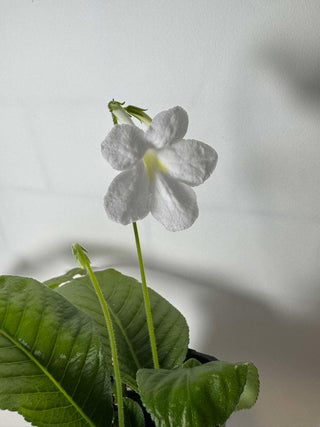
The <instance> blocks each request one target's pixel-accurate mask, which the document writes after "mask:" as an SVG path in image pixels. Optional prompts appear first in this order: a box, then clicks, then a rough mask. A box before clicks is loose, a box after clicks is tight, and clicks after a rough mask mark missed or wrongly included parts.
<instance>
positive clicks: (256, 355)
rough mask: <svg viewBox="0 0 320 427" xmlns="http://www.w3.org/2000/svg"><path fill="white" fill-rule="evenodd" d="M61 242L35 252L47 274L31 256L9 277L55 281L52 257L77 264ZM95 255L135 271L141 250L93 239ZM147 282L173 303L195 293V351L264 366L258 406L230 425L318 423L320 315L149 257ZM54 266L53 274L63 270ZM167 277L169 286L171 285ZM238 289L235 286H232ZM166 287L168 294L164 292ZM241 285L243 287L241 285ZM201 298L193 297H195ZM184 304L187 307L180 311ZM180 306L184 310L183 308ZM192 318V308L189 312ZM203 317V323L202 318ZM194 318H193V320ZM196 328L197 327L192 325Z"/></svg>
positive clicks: (298, 426) (292, 426)
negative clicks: (284, 307) (295, 313)
mask: <svg viewBox="0 0 320 427" xmlns="http://www.w3.org/2000/svg"><path fill="white" fill-rule="evenodd" d="M65 247H66V245H62V248H63V249H62V250H61V248H60V247H59V246H57V247H55V248H52V249H51V252H50V253H49V252H47V253H42V254H41V255H40V256H37V265H40V266H42V269H41V271H39V270H37V271H35V270H36V268H37V267H36V266H35V265H34V264H33V263H32V262H29V261H28V260H27V259H26V258H25V259H20V260H18V261H17V262H16V263H15V264H14V265H12V267H11V274H20V275H22V274H23V275H27V276H35V274H36V275H37V274H41V275H42V276H43V277H42V279H45V278H49V277H50V276H49V277H48V275H47V274H48V271H50V270H51V268H52V264H53V261H52V260H59V259H60V260H62V261H63V262H64V263H65V265H69V266H70V267H73V266H74V260H73V259H72V256H71V253H70V251H69V250H68V251H67V250H65V249H64V248H65ZM88 247H89V248H90V251H89V252H90V256H91V258H92V259H96V260H99V263H100V265H104V267H110V266H111V265H110V264H109V263H108V264H109V265H106V263H105V262H104V260H106V259H108V260H109V261H110V260H111V261H112V267H115V266H116V267H117V268H118V269H119V270H120V271H123V270H126V269H127V270H128V269H129V271H131V270H130V269H132V268H133V267H134V268H136V266H137V260H136V255H135V254H132V253H130V252H129V251H125V250H121V249H120V248H111V247H106V246H103V245H100V246H99V245H96V244H91V245H88ZM146 269H147V277H148V278H149V282H150V283H152V285H151V286H152V287H153V288H154V289H155V290H157V291H158V292H159V293H162V294H163V295H164V296H165V297H167V298H168V299H169V300H170V299H172V298H170V293H171V292H173V294H174V292H175V295H176V296H177V295H178V296H179V295H181V297H182V294H183V298H184V301H186V300H188V299H189V298H190V300H191V303H192V305H191V307H192V309H193V310H194V312H195V313H193V314H194V315H195V316H197V315H198V316H199V317H200V318H201V322H202V323H201V330H199V331H191V332H192V333H196V334H197V338H198V339H197V340H196V341H197V343H198V345H197V346H198V348H197V350H199V351H202V352H205V353H208V354H212V355H215V356H216V357H218V358H220V359H224V360H230V361H234V362H235V361H241V360H250V361H253V362H254V363H255V364H256V366H257V367H258V369H259V371H260V379H261V393H260V397H259V400H258V403H257V404H256V406H255V407H254V408H253V409H252V410H250V411H242V412H239V413H237V414H236V415H234V416H232V417H231V419H230V421H229V422H228V427H267V426H268V427H269V426H271V425H274V426H276V427H287V426H290V427H315V426H317V425H319V424H318V423H319V419H320V414H319V402H318V400H319V399H318V396H319V393H318V391H319V388H320V376H319V372H320V342H319V339H318V337H319V336H320V313H319V312H318V313H316V314H315V316H314V317H313V319H312V320H311V319H310V318H308V320H304V319H303V318H300V319H299V320H293V319H292V318H291V317H288V316H286V315H285V313H282V314H279V312H276V311H274V310H273V309H272V307H270V306H268V305H267V304H266V303H264V302H263V301H261V300H258V299H256V298H254V297H252V296H249V295H245V294H243V293H241V292H240V291H239V292H234V291H232V292H231V291H230V290H228V289H230V283H229V284H228V283H226V280H225V279H221V278H216V277H213V278H211V279H209V278H203V277H202V275H201V272H198V271H196V270H192V271H191V270H190V271H189V270H188V268H187V267H186V268H185V269H184V270H183V271H178V270H174V269H168V268H167V266H166V265H164V264H163V265H162V264H161V263H159V262H153V261H152V260H148V258H147V257H146ZM62 273H63V271H57V270H55V273H54V274H53V275H58V274H62ZM168 282H169V284H170V286H168ZM233 287H234V286H233ZM162 289H164V290H165V292H162ZM239 289H240V287H239ZM195 295H196V296H197V298H194V296H195ZM180 309H181V308H180ZM181 311H184V310H183V309H182V310H181ZM184 314H185V315H187V317H188V313H184ZM203 320H204V321H203ZM191 323H192V322H191ZM191 327H192V325H191Z"/></svg>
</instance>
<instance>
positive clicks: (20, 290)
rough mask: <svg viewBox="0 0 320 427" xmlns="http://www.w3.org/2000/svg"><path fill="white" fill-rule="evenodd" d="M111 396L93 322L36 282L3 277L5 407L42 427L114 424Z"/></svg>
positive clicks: (0, 366)
mask: <svg viewBox="0 0 320 427" xmlns="http://www.w3.org/2000/svg"><path fill="white" fill-rule="evenodd" d="M111 399H112V396H111V387H110V378H109V375H108V370H107V365H106V362H105V359H104V358H103V349H102V345H101V341H100V339H99V336H98V334H97V331H96V327H95V324H94V322H93V321H92V320H91V319H90V317H89V316H87V315H86V314H85V313H82V312H81V311H80V310H78V309H77V308H76V307H74V306H73V305H72V304H70V302H68V301H67V300H66V299H65V298H63V297H62V296H61V295H59V294H58V293H57V292H55V291H53V290H51V289H49V288H48V287H46V286H44V285H43V284H42V283H39V282H37V281H36V280H33V279H27V278H22V277H15V276H1V277H0V408H1V409H9V410H10V411H18V412H19V413H20V414H21V415H23V416H24V418H25V419H26V420H27V421H30V422H32V423H33V424H34V425H37V426H39V427H45V426H51V427H52V426H62V425H68V427H80V426H81V427H82V426H91V427H97V426H110V425H111V422H112V416H113V409H112V400H111Z"/></svg>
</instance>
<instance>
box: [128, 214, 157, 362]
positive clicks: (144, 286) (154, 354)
mask: <svg viewBox="0 0 320 427" xmlns="http://www.w3.org/2000/svg"><path fill="white" fill-rule="evenodd" d="M132 225H133V231H134V237H135V239H136V246H137V254H138V260H139V267H140V273H141V282H142V291H143V298H144V305H145V310H146V317H147V325H148V330H149V338H150V345H151V352H152V359H153V365H154V368H155V369H159V360H158V353H157V345H156V337H155V335H154V328H153V322H152V315H151V307H150V299H149V294H148V288H147V283H146V275H145V272H144V267H143V260H142V254H141V247H140V240H139V234H138V227H137V224H136V223H135V222H133V223H132Z"/></svg>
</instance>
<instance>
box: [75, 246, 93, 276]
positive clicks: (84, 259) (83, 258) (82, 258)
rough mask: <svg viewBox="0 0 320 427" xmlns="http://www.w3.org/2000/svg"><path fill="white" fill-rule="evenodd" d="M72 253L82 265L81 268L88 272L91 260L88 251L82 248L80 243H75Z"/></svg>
mask: <svg viewBox="0 0 320 427" xmlns="http://www.w3.org/2000/svg"><path fill="white" fill-rule="evenodd" d="M72 252H73V255H74V256H75V258H76V261H77V263H78V264H79V265H80V267H82V268H84V269H85V270H86V269H87V267H88V266H90V260H89V258H88V256H87V255H86V252H87V250H86V249H85V248H83V247H82V246H80V245H79V243H74V244H73V245H72Z"/></svg>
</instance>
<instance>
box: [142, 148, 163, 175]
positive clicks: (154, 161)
mask: <svg viewBox="0 0 320 427" xmlns="http://www.w3.org/2000/svg"><path fill="white" fill-rule="evenodd" d="M143 161H144V165H145V167H146V169H147V173H148V176H149V178H150V179H151V180H152V179H153V178H154V175H155V174H156V172H158V171H161V172H168V170H167V168H166V167H165V166H164V165H163V164H162V163H161V162H160V161H159V160H158V158H157V156H156V155H155V153H154V150H152V149H150V150H147V151H146V153H145V155H144V157H143Z"/></svg>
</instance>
